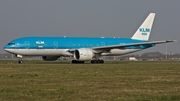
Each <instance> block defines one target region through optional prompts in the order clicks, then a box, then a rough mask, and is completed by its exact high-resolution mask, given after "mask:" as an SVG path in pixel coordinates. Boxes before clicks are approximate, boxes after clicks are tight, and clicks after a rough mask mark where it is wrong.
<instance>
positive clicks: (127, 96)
mask: <svg viewBox="0 0 180 101" xmlns="http://www.w3.org/2000/svg"><path fill="white" fill-rule="evenodd" d="M16 62H17V60H12V61H8V60H6V61H5V60H4V61H3V60H0V101H180V61H149V62H148V61H135V62H130V61H109V62H107V63H106V64H89V63H86V64H70V62H69V61H61V62H60V61H57V62H43V61H29V60H26V61H24V64H17V63H16Z"/></svg>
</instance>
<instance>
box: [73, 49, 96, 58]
mask: <svg viewBox="0 0 180 101" xmlns="http://www.w3.org/2000/svg"><path fill="white" fill-rule="evenodd" d="M93 56H94V53H93V52H92V50H91V49H89V48H82V49H77V50H75V51H74V58H75V59H76V60H78V61H86V60H91V59H92V58H93Z"/></svg>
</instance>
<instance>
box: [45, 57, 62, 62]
mask: <svg viewBox="0 0 180 101" xmlns="http://www.w3.org/2000/svg"><path fill="white" fill-rule="evenodd" d="M59 57H60V56H42V59H43V60H44V61H55V60H57V59H58V58H59Z"/></svg>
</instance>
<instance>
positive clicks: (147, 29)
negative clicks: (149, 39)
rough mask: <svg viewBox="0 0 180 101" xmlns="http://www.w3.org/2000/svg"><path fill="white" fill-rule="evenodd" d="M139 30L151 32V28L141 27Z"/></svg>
mask: <svg viewBox="0 0 180 101" xmlns="http://www.w3.org/2000/svg"><path fill="white" fill-rule="evenodd" d="M139 31H140V32H143V33H144V32H146V33H148V32H150V31H151V29H150V28H139Z"/></svg>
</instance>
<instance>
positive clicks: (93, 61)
mask: <svg viewBox="0 0 180 101" xmlns="http://www.w3.org/2000/svg"><path fill="white" fill-rule="evenodd" d="M91 63H92V64H103V63H104V60H99V59H98V60H91Z"/></svg>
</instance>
